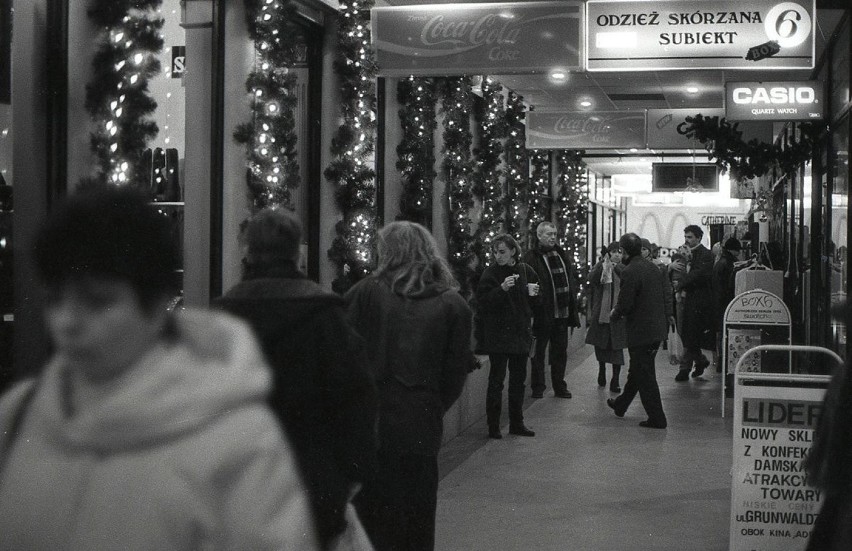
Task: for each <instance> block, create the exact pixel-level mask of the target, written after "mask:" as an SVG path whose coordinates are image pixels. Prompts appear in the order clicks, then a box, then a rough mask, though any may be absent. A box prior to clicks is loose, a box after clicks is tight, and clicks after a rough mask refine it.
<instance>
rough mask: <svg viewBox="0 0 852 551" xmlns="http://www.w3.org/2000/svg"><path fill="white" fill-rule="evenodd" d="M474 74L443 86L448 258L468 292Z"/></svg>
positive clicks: (471, 235) (443, 153)
mask: <svg viewBox="0 0 852 551" xmlns="http://www.w3.org/2000/svg"><path fill="white" fill-rule="evenodd" d="M470 80H471V79H470V77H467V76H465V77H453V78H447V79H444V80H443V83H442V84H443V86H442V89H441V111H442V112H443V114H444V121H443V125H444V134H443V139H444V144H443V146H442V147H441V155H442V158H443V162H442V164H441V172H442V176H443V178H444V181H445V182H446V183H447V211H448V212H449V218H450V223H449V228H448V231H447V258H448V260H449V262H450V266H452V268H453V272H454V273H455V276H456V279H457V280H458V282H459V284H460V285H461V292H462V294H463V295H464V296H468V295H469V294H470V278H471V276H472V274H473V269H472V267H471V264H472V262H473V258H474V256H475V255H474V253H473V251H472V250H471V245H472V243H473V234H472V232H471V220H470V209H471V208H473V193H472V192H471V185H472V176H473V161H472V159H471V150H470V147H471V144H472V143H473V135H472V133H471V131H470V115H471V112H472V111H473V92H472V91H471V83H470Z"/></svg>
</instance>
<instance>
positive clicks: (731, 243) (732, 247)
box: [725, 237, 743, 251]
mask: <svg viewBox="0 0 852 551" xmlns="http://www.w3.org/2000/svg"><path fill="white" fill-rule="evenodd" d="M725 250H726V251H741V250H743V246H742V245H741V244H740V240H739V239H737V238H736V237H731V238H729V239H728V240H727V241H725Z"/></svg>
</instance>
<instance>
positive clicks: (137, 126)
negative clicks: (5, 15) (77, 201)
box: [81, 0, 163, 187]
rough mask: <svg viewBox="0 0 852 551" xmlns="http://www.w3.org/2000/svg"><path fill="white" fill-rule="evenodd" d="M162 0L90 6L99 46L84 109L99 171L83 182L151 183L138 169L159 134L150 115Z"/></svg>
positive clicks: (102, 0) (112, 0) (114, 0)
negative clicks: (92, 127) (91, 125)
mask: <svg viewBox="0 0 852 551" xmlns="http://www.w3.org/2000/svg"><path fill="white" fill-rule="evenodd" d="M161 4H162V0H95V1H93V2H92V3H91V4H90V6H89V10H88V15H89V19H91V21H92V22H93V23H94V24H95V25H97V27H98V29H99V31H100V32H99V35H98V38H97V41H98V48H97V51H96V53H95V56H94V59H93V60H92V80H91V81H90V82H89V83H88V84H87V85H86V110H87V111H88V112H89V114H90V115H91V118H92V120H93V121H94V122H95V130H94V131H93V132H92V134H91V148H92V152H93V153H94V154H95V156H96V157H97V161H98V166H97V171H96V173H95V174H94V175H92V176H91V177H89V178H87V179H85V180H84V181H83V182H81V185H93V184H104V183H110V184H114V185H123V184H130V185H136V186H139V187H144V186H148V185H150V182H149V181H148V179H147V174H143V173H142V172H143V171H142V170H139V165H140V161H141V159H142V153H143V151H144V150H145V147H146V145H147V143H148V141H149V140H151V139H153V138H154V137H156V136H157V133H158V131H159V129H158V128H157V124H156V123H155V122H154V121H153V120H152V119H150V118H149V115H150V114H151V113H153V112H154V110H155V109H156V108H157V102H156V101H154V98H153V97H151V94H150V93H149V91H148V83H149V81H150V79H152V78H154V77H155V76H157V75H158V74H159V73H160V69H161V67H160V61H159V59H158V58H157V55H158V54H159V53H160V51H161V50H162V48H163V36H162V29H163V18H162V17H161V16H160V15H159V14H158V13H157V9H158V8H159V7H160V5H161Z"/></svg>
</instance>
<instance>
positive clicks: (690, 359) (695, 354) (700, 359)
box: [680, 343, 710, 370]
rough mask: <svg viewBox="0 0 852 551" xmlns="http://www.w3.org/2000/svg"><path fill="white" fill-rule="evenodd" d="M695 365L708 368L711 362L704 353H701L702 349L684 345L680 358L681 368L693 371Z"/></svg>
mask: <svg viewBox="0 0 852 551" xmlns="http://www.w3.org/2000/svg"><path fill="white" fill-rule="evenodd" d="M693 363H694V364H695V366H696V367H698V366H699V365H702V364H703V365H704V366H705V367H707V365H709V363H710V360H708V359H707V357H706V356H704V353H702V352H701V347H699V346H686V343H684V345H683V354H682V355H681V357H680V368H681V369H688V370H691V369H692V364H693Z"/></svg>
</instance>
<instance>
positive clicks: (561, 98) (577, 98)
mask: <svg viewBox="0 0 852 551" xmlns="http://www.w3.org/2000/svg"><path fill="white" fill-rule="evenodd" d="M466 1H467V2H470V3H484V2H481V1H479V0H466ZM454 3H456V2H453V1H451V0H449V1H448V0H444V1H441V0H387V1H386V2H381V1H379V2H377V3H376V5H377V6H378V5H389V6H405V5H422V4H454ZM842 13H843V12H842V10H838V9H818V11H817V29H816V33H815V37H816V59H819V57H820V55H821V54H822V51H823V49H824V48H825V44H826V42H827V40H828V39H829V37H830V36H831V33H832V32H833V30H834V26H835V25H836V24H837V23H838V22H839V20H840V19H841V15H842ZM493 76H494V77H495V78H496V79H497V80H499V81H500V83H501V84H503V85H504V86H506V87H507V88H510V89H512V90H514V91H515V92H517V93H518V94H520V95H522V96H523V97H524V100H525V102H526V103H527V104H528V105H529V106H531V107H532V108H533V109H535V110H537V111H548V110H551V111H553V110H568V111H596V110H597V111H621V110H625V111H632V110H642V109H676V108H690V109H692V108H722V107H724V94H725V82H726V81H763V80H767V81H769V80H781V79H790V80H807V79H808V78H810V76H811V70H810V69H806V70H790V71H780V72H779V71H736V70H700V71H699V70H688V71H642V72H604V73H600V72H595V73H592V72H572V73H570V74H568V75H567V78H565V79H563V80H555V79H554V78H552V77H551V75H549V74H526V75H493ZM619 153H627V152H619ZM639 153H642V152H639ZM646 153H652V152H646ZM652 160H659V159H658V158H656V159H651V158H648V159H643V160H642V161H639V159H638V158H632V157H630V158H607V159H594V160H592V159H589V160H588V162H589V163H590V165H591V166H592V168H593V169H594V170H596V171H598V172H600V173H603V174H650V171H651V161H652ZM680 161H681V162H683V159H680Z"/></svg>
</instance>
